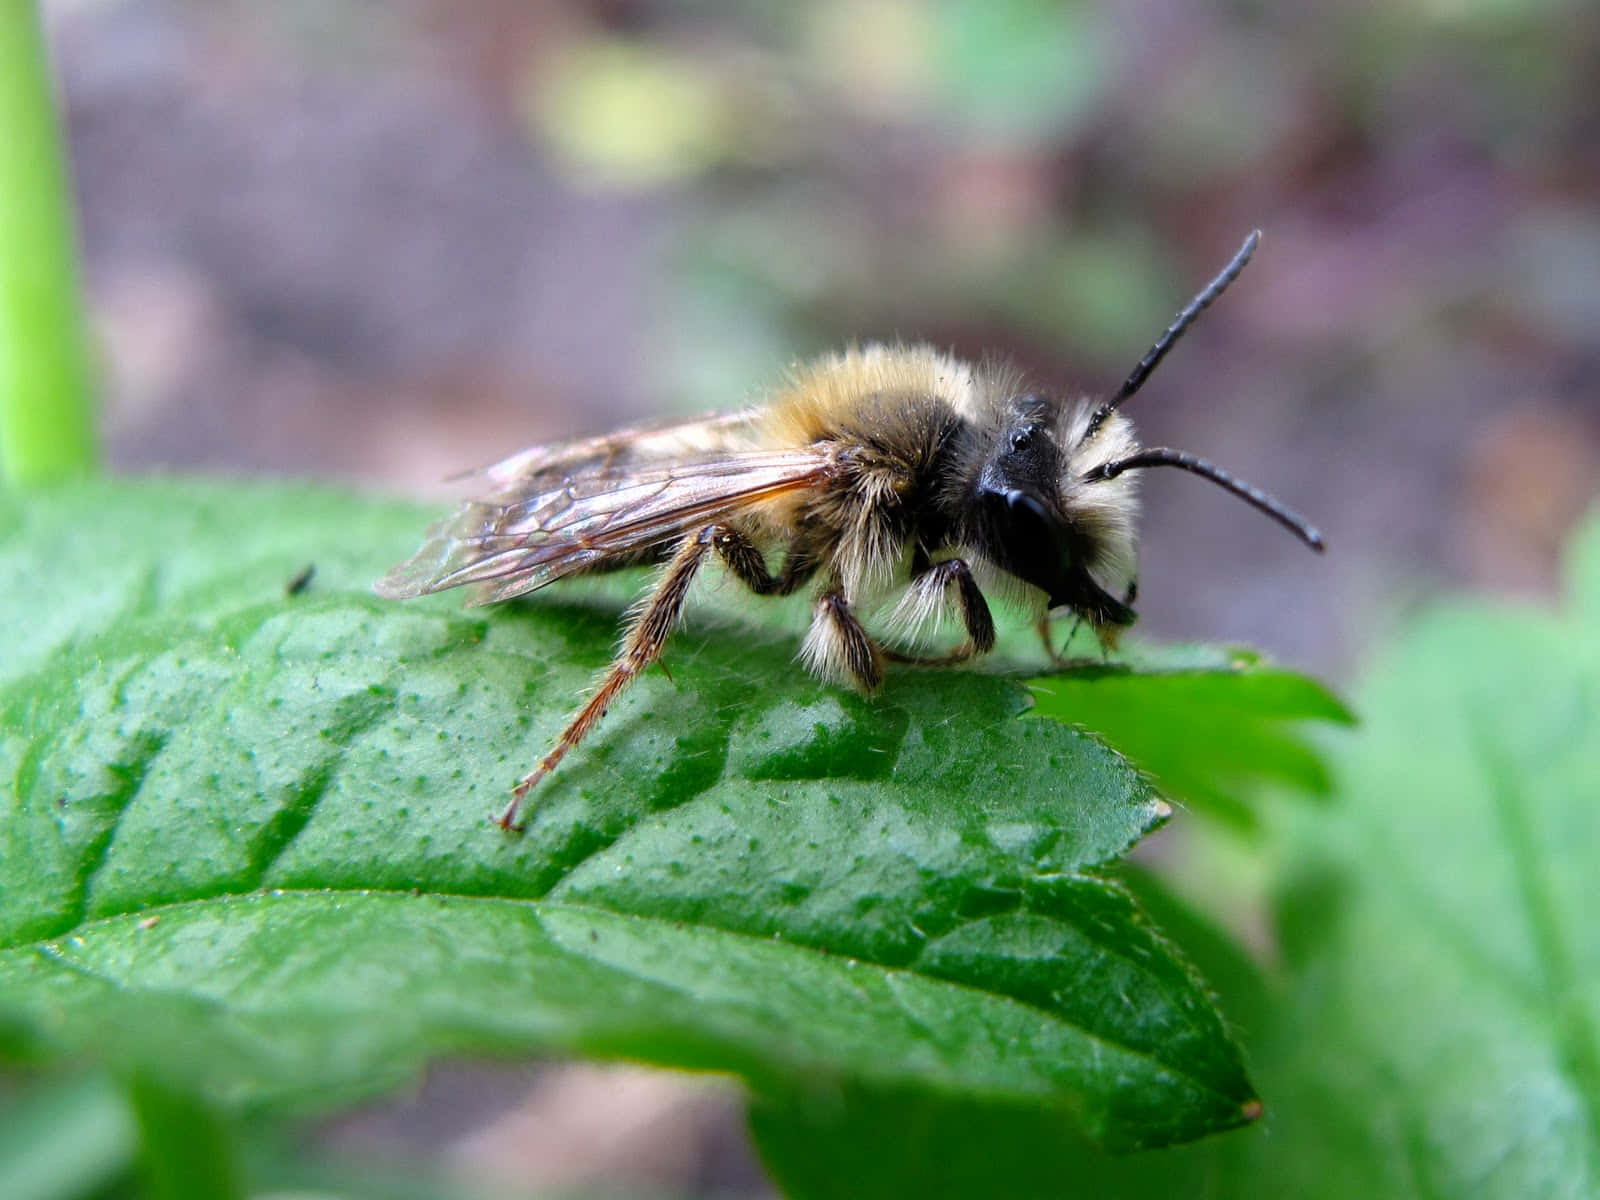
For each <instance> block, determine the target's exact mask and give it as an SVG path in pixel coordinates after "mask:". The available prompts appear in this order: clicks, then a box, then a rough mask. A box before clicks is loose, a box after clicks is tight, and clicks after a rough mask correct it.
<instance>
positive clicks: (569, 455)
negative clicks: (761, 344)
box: [457, 409, 759, 503]
mask: <svg viewBox="0 0 1600 1200" xmlns="http://www.w3.org/2000/svg"><path fill="white" fill-rule="evenodd" d="M758 417H759V413H758V411H757V410H754V409H749V410H745V411H742V412H732V413H723V414H720V415H716V416H710V417H698V418H696V419H695V420H692V421H679V422H673V423H663V424H659V425H650V426H639V427H636V428H633V429H623V430H619V431H617V432H615V433H608V434H605V435H603V436H601V437H594V438H585V439H583V440H582V441H576V442H557V443H555V444H552V445H545V446H533V447H530V448H529V449H527V450H523V451H520V452H519V453H517V454H513V455H512V456H511V457H510V458H507V459H503V460H501V461H500V462H497V463H495V464H494V465H493V466H489V467H483V468H482V469H480V470H477V471H469V472H467V473H466V474H464V475H461V476H458V477H457V478H458V480H459V481H460V482H462V483H464V484H466V485H467V486H468V487H472V488H474V489H475V490H476V491H477V492H478V498H479V499H480V500H482V501H484V502H490V501H496V502H500V503H510V502H512V501H514V500H516V499H517V498H518V497H520V496H525V495H527V494H529V493H532V492H538V491H545V490H549V489H552V488H556V487H559V486H560V485H561V484H562V483H563V482H565V481H566V480H567V479H569V478H572V477H575V476H593V477H596V478H605V477H612V476H622V475H625V474H627V473H629V472H630V471H636V470H638V469H639V468H641V467H645V466H654V467H665V466H668V465H670V464H672V463H674V462H699V461H704V460H707V459H714V458H717V457H720V456H722V455H727V454H732V453H735V452H737V451H740V450H744V449H749V448H750V440H749V439H750V433H751V430H752V428H753V427H754V425H755V424H756V422H757V419H758Z"/></svg>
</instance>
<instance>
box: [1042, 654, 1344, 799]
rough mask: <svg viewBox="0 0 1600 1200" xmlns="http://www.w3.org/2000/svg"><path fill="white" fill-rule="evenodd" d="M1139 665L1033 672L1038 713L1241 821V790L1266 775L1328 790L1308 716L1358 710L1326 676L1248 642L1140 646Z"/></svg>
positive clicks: (1173, 792) (1160, 783)
mask: <svg viewBox="0 0 1600 1200" xmlns="http://www.w3.org/2000/svg"><path fill="white" fill-rule="evenodd" d="M1133 663H1134V665H1133V666H1132V667H1129V666H1127V665H1123V664H1118V665H1115V666H1105V667H1088V668H1080V669H1078V670H1075V671H1072V672H1070V673H1064V674H1058V675H1051V676H1046V677H1043V678H1040V679H1035V680H1033V681H1032V683H1031V684H1030V685H1029V686H1030V687H1031V688H1032V689H1033V693H1034V696H1035V698H1036V699H1037V701H1038V709H1037V711H1038V712H1039V714H1040V715H1042V716H1048V717H1054V718H1055V719H1057V720H1060V721H1067V722H1070V723H1072V724H1077V725H1082V726H1085V727H1086V728H1089V729H1093V730H1094V731H1095V732H1096V733H1097V734H1099V735H1100V736H1101V737H1102V738H1104V739H1105V740H1106V741H1107V742H1109V743H1110V744H1111V745H1112V746H1113V747H1115V748H1116V749H1117V750H1119V751H1121V752H1122V753H1123V754H1125V755H1127V756H1128V757H1129V758H1130V759H1132V760H1133V761H1134V762H1135V763H1137V764H1138V765H1139V766H1140V767H1141V768H1142V769H1143V770H1145V771H1146V772H1148V773H1149V775H1150V777H1151V778H1152V779H1153V780H1154V781H1155V784H1156V786H1157V788H1158V789H1159V790H1160V791H1161V793H1162V794H1163V795H1165V796H1168V797H1170V798H1172V799H1174V800H1178V801H1181V802H1183V803H1186V804H1191V805H1193V806H1195V807H1196V808H1198V809H1202V810H1204V811H1205V812H1207V813H1209V814H1211V815H1213V816H1217V817H1221V818H1223V819H1224V820H1227V821H1228V822H1230V823H1231V824H1234V825H1240V826H1246V827H1249V826H1253V825H1254V823H1255V816H1254V814H1253V813H1252V811H1251V810H1250V808H1249V807H1247V805H1246V803H1245V801H1244V799H1243V797H1245V796H1248V795H1249V794H1251V793H1252V792H1253V791H1254V790H1256V789H1257V788H1259V786H1260V785H1261V784H1262V783H1268V782H1270V783H1279V784H1285V785H1288V786H1290V787H1293V788H1295V789H1297V790H1300V791H1302V792H1306V793H1309V794H1311V795H1318V796H1323V795H1327V794H1328V792H1329V790H1330V789H1331V786H1332V783H1331V780H1330V778H1329V776H1328V772H1327V768H1326V767H1325V766H1324V765H1323V760H1322V757H1321V755H1320V754H1318V753H1317V752H1316V751H1315V750H1313V749H1312V748H1311V747H1309V746H1307V745H1306V744H1305V742H1304V741H1303V732H1302V731H1303V723H1304V722H1307V721H1319V722H1333V723H1337V724H1350V723H1351V721H1352V718H1351V716H1350V713H1349V712H1348V710H1347V709H1346V708H1345V707H1344V706H1343V705H1342V704H1341V703H1340V702H1339V701H1338V700H1337V699H1335V698H1334V697H1333V696H1332V695H1330V694H1329V693H1328V692H1327V690H1326V689H1324V688H1323V687H1322V686H1321V685H1320V684H1318V683H1316V682H1315V681H1314V680H1310V679H1307V678H1305V677H1304V676H1302V675H1296V674H1294V673H1293V672H1290V671H1285V670H1282V669H1281V668H1277V667H1274V666H1271V665H1269V664H1266V663H1263V662H1262V661H1261V660H1260V659H1259V658H1258V657H1257V656H1255V655H1254V654H1252V653H1251V652H1250V651H1247V650H1237V649H1235V650H1223V649H1220V648H1217V647H1172V648H1164V649H1162V650H1159V651H1154V652H1144V653H1142V654H1141V653H1138V652H1135V653H1134V655H1133Z"/></svg>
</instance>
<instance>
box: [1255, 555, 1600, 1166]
mask: <svg viewBox="0 0 1600 1200" xmlns="http://www.w3.org/2000/svg"><path fill="white" fill-rule="evenodd" d="M1597 547H1600V523H1593V524H1591V525H1590V527H1589V529H1588V532H1587V534H1586V535H1585V538H1584V541H1583V543H1582V544H1581V547H1580V549H1579V551H1578V552H1577V554H1575V555H1574V565H1575V568H1576V570H1575V578H1574V587H1573V593H1574V597H1573V601H1572V603H1571V604H1570V606H1569V615H1567V616H1566V617H1564V618H1563V617H1558V616H1553V615H1550V614H1548V613H1544V612H1537V611H1531V610H1524V609H1511V608H1504V607H1498V606H1491V605H1486V604H1456V605H1452V606H1449V607H1446V608H1443V609H1441V610H1440V611H1437V612H1435V613H1434V614H1432V615H1431V616H1430V617H1429V618H1428V619H1426V620H1424V621H1422V622H1421V623H1420V624H1419V625H1418V626H1417V627H1416V628H1414V629H1413V630H1412V631H1411V632H1410V633H1409V634H1408V635H1407V636H1406V637H1404V638H1403V639H1402V640H1401V641H1400V643H1399V644H1398V645H1397V646H1395V647H1394V648H1393V649H1392V650H1391V652H1390V653H1389V654H1387V655H1386V656H1385V657H1384V659H1383V661H1382V662H1381V663H1380V664H1379V666H1378V668H1377V670H1376V671H1375V673H1374V676H1373V678H1372V680H1371V681H1370V683H1369V684H1368V686H1367V687H1366V688H1365V689H1364V690H1363V691H1362V693H1361V700H1360V710H1361V712H1362V714H1363V718H1364V720H1365V722H1366V726H1365V734H1364V736H1363V737H1361V738H1359V739H1356V740H1355V741H1354V742H1353V744H1352V745H1351V746H1350V747H1349V750H1348V754H1347V756H1346V758H1345V762H1344V765H1343V768H1342V769H1341V770H1340V772H1339V780H1338V796H1339V801H1340V806H1339V810H1338V814H1337V818H1335V815H1334V814H1331V813H1330V814H1327V815H1325V816H1322V817H1315V816H1310V817H1308V818H1307V820H1306V822H1305V825H1304V827H1303V828H1302V829H1300V831H1299V836H1298V841H1297V846H1298V851H1297V854H1296V856H1295V858H1294V861H1293V866H1292V874H1291V884H1292V886H1290V887H1289V888H1288V889H1287V891H1286V895H1285V902H1284V905H1283V914H1282V919H1281V927H1282V936H1283V939H1284V945H1285V949H1286V952H1287V953H1289V954H1290V955H1291V956H1292V959H1293V961H1294V962H1295V963H1296V965H1297V968H1298V970H1297V988H1296V992H1295V995H1294V997H1293V1000H1292V1004H1291V1006H1290V1007H1289V1008H1287V1009H1286V1011H1285V1013H1284V1014H1283V1019H1282V1021H1281V1023H1280V1026H1281V1027H1280V1032H1279V1033H1278V1034H1277V1035H1275V1038H1274V1048H1273V1049H1272V1051H1271V1052H1270V1053H1264V1054H1262V1055H1260V1056H1259V1061H1261V1062H1262V1063H1263V1064H1264V1067H1263V1069H1264V1070H1270V1071H1271V1072H1272V1074H1273V1076H1274V1078H1275V1080H1276V1081H1277V1082H1278V1084H1279V1087H1280V1089H1281V1091H1280V1095H1281V1097H1282V1099H1281V1101H1279V1102H1278V1103H1276V1104H1275V1107H1276V1108H1277V1110H1278V1111H1279V1112H1280V1113H1281V1120H1278V1121H1276V1122H1274V1128H1273V1137H1272V1138H1271V1140H1270V1150H1271V1153H1270V1159H1269V1160H1268V1161H1267V1162H1266V1163H1264V1164H1263V1165H1264V1167H1265V1168H1266V1169H1267V1170H1269V1171H1271V1172H1272V1177H1273V1178H1274V1180H1275V1186H1276V1188H1277V1189H1278V1194H1293V1195H1305V1196H1330V1197H1331V1196H1348V1195H1355V1194H1367V1195H1382V1196H1468V1195H1471V1196H1505V1197H1514V1196H1593V1195H1596V1194H1597V1193H1600V923H1597V922H1596V921H1595V919H1594V916H1595V898H1596V895H1597V894H1600V893H1597V891H1596V882H1595V880H1596V869H1597V864H1600V803H1597V801H1600V609H1597V607H1596V605H1595V604H1594V598H1595V597H1596V596H1597V595H1600V554H1597V553H1596V550H1597ZM1266 1146H1267V1143H1263V1147H1264V1148H1265V1147H1266Z"/></svg>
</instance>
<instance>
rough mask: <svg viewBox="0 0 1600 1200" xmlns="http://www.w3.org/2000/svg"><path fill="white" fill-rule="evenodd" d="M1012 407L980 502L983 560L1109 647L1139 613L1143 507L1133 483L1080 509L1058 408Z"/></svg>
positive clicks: (981, 477) (1023, 403)
mask: <svg viewBox="0 0 1600 1200" xmlns="http://www.w3.org/2000/svg"><path fill="white" fill-rule="evenodd" d="M1008 407H1009V415H1008V417H1007V421H1006V424H1005V426H1004V427H1003V429H1002V430H1001V433H1000V436H999V437H998V438H997V439H996V440H995V443H994V446H993V448H992V450H991V451H990V453H989V456H988V458H987V459H986V460H985V461H984V464H983V468H982V470H981V471H980V472H979V474H978V477H977V482H976V495H975V496H974V498H973V499H974V501H975V503H974V509H975V515H976V517H977V526H978V539H979V541H980V543H981V545H982V547H983V551H984V554H985V556H986V557H987V558H988V559H989V560H990V561H992V562H993V563H994V564H995V565H996V566H998V567H999V568H1001V569H1002V570H1004V571H1006V572H1008V573H1009V574H1011V575H1014V576H1016V577H1017V578H1018V579H1021V580H1022V581H1023V582H1025V583H1029V584H1032V585H1033V586H1034V587H1036V588H1038V589H1039V590H1040V591H1042V592H1043V593H1044V594H1045V598H1046V603H1047V605H1048V607H1049V608H1051V609H1058V608H1070V609H1072V610H1073V611H1074V612H1076V613H1077V614H1079V615H1080V616H1082V617H1083V618H1084V619H1085V620H1087V621H1089V622H1090V623H1091V624H1092V625H1093V626H1094V628H1095V630H1096V632H1097V633H1099V634H1100V636H1101V637H1102V639H1103V640H1108V641H1109V640H1111V639H1112V638H1113V637H1114V636H1115V630H1117V629H1120V628H1122V627H1123V626H1127V625H1131V624H1133V621H1134V615H1135V614H1134V611H1133V609H1132V608H1130V607H1129V600H1131V598H1132V597H1131V590H1132V589H1131V585H1132V582H1133V537H1134V535H1133V527H1134V518H1135V517H1136V516H1137V508H1138V501H1137V499H1136V497H1135V495H1134V490H1133V487H1132V480H1131V479H1126V480H1120V481H1118V482H1116V483H1114V484H1112V485H1110V486H1108V487H1103V488H1100V489H1098V490H1097V493H1096V494H1095V495H1094V496H1093V497H1091V499H1090V502H1089V503H1088V504H1083V503H1080V502H1079V501H1078V499H1077V497H1078V493H1079V491H1080V490H1081V489H1080V488H1078V487H1077V486H1076V479H1075V474H1076V472H1075V470H1074V468H1073V467H1072V459H1073V456H1072V455H1071V454H1070V453H1066V452H1064V451H1063V450H1062V446H1061V421H1060V417H1059V415H1058V414H1059V410H1058V406H1057V405H1056V403H1055V402H1054V401H1052V400H1049V399H1047V398H1045V397H1043V396H1039V395H1037V394H1030V395H1026V396H1020V397H1017V398H1016V399H1014V400H1013V401H1012V402H1011V403H1010V405H1009V406H1008ZM1122 423H1123V424H1126V422H1125V421H1124V422H1122ZM1102 581H1103V582H1102ZM1108 586H1109V587H1114V588H1116V589H1117V590H1118V591H1121V592H1122V593H1123V594H1124V595H1125V596H1126V597H1127V598H1126V599H1119V598H1118V597H1117V595H1116V594H1114V593H1113V592H1112V591H1110V590H1108Z"/></svg>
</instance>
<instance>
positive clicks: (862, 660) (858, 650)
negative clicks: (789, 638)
mask: <svg viewBox="0 0 1600 1200" xmlns="http://www.w3.org/2000/svg"><path fill="white" fill-rule="evenodd" d="M812 613H813V615H812V618H811V628H810V630H808V631H807V633H806V640H805V642H804V643H803V644H802V645H801V647H800V657H801V658H802V659H803V660H804V662H805V664H806V669H807V670H809V671H810V672H811V673H812V674H813V675H817V676H819V677H821V678H823V679H827V680H830V681H832V682H834V683H843V684H848V685H850V686H852V687H855V688H856V689H857V690H859V691H863V692H873V691H876V690H877V688H878V685H879V684H880V683H882V682H883V651H882V650H881V649H879V647H878V645H877V643H876V642H874V641H873V640H872V638H871V637H870V636H869V635H868V633H867V631H866V629H865V628H863V627H862V624H861V622H860V621H858V620H857V619H856V616H855V614H854V613H852V612H851V611H850V605H849V603H848V602H847V601H846V600H845V598H844V594H843V593H842V592H840V591H839V590H837V588H835V589H832V590H829V591H826V592H824V593H823V594H822V595H820V596H818V597H817V602H816V606H815V608H814V609H813V610H812Z"/></svg>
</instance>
